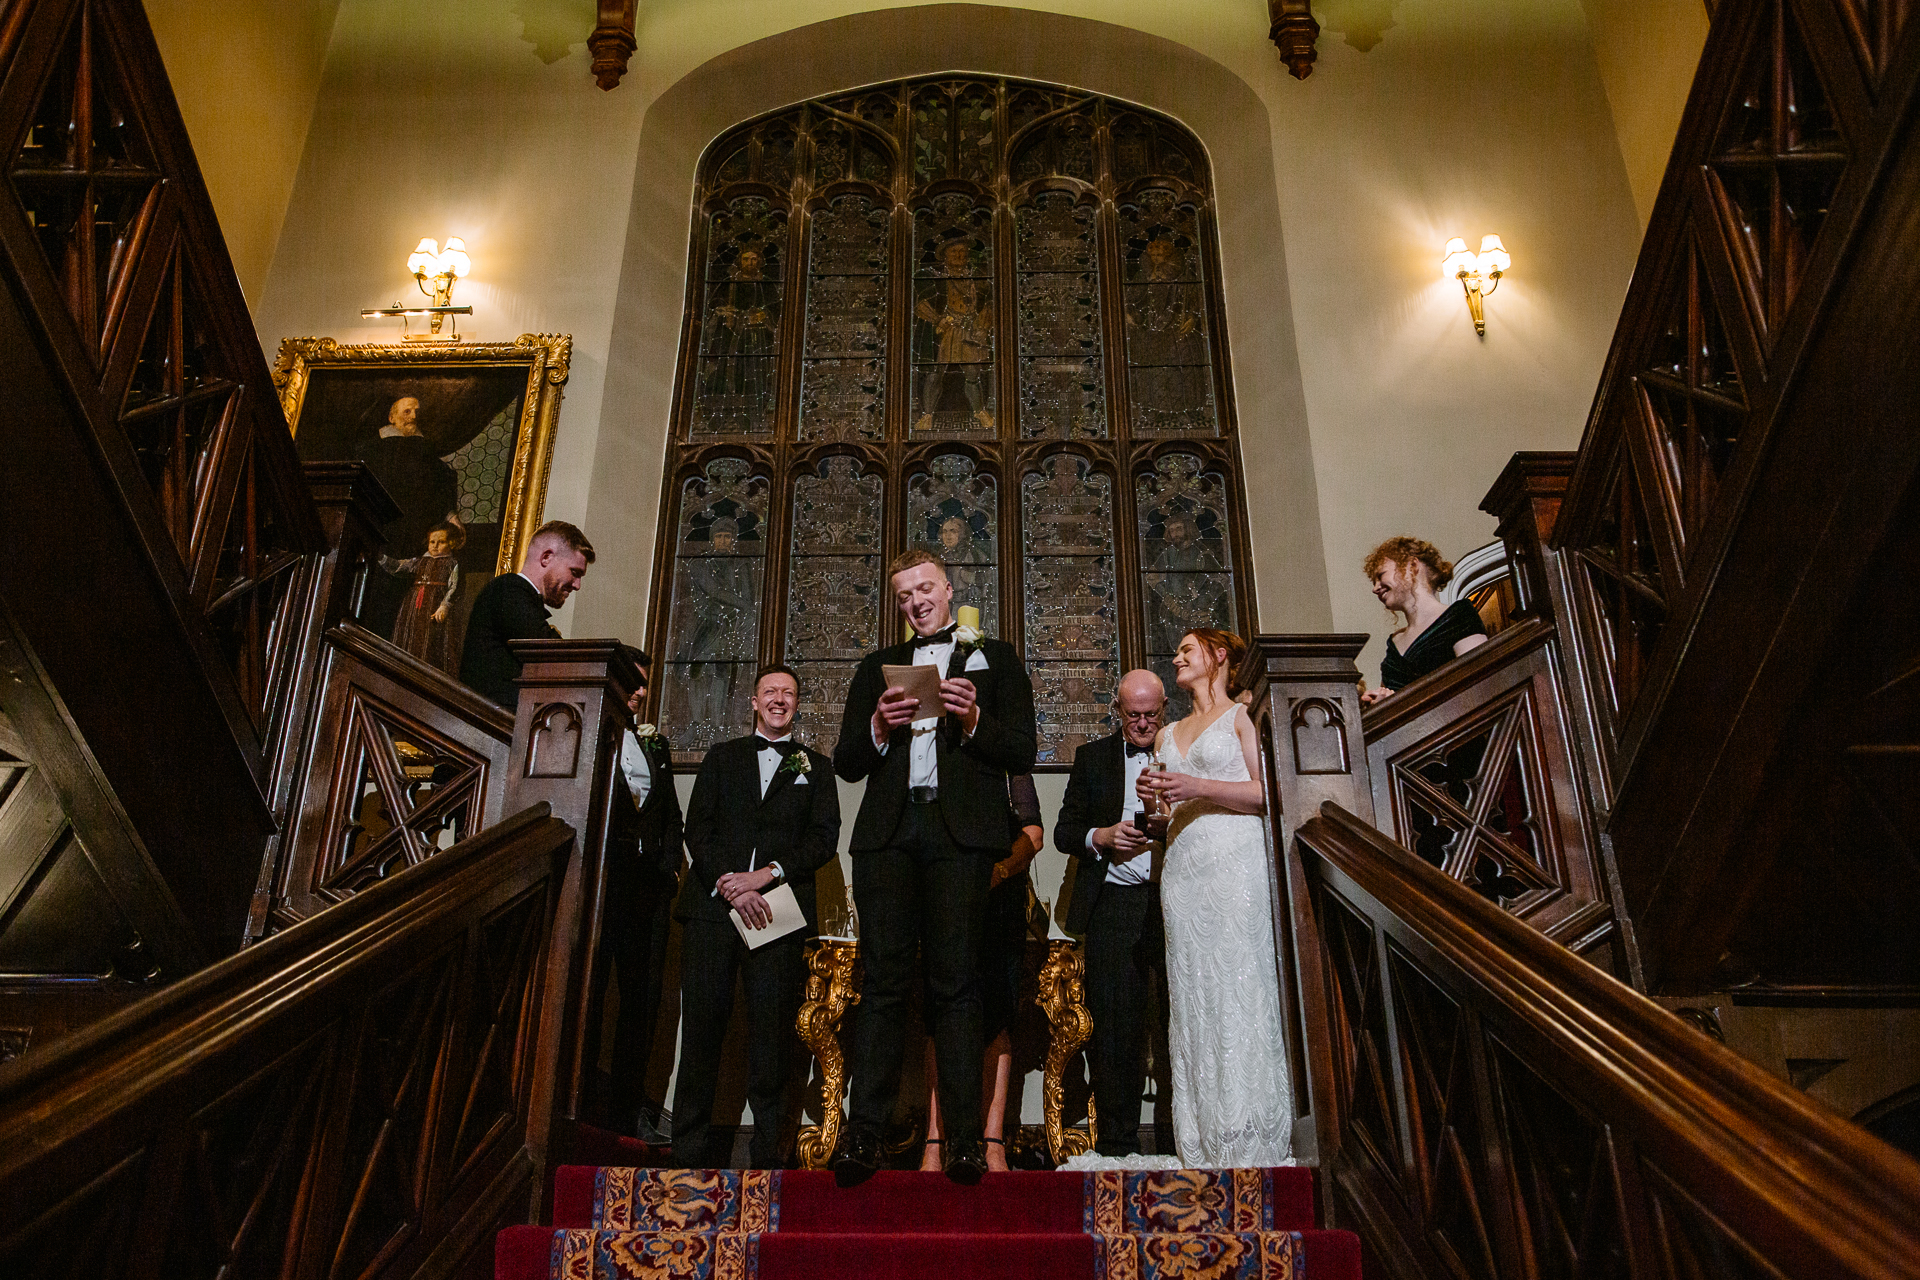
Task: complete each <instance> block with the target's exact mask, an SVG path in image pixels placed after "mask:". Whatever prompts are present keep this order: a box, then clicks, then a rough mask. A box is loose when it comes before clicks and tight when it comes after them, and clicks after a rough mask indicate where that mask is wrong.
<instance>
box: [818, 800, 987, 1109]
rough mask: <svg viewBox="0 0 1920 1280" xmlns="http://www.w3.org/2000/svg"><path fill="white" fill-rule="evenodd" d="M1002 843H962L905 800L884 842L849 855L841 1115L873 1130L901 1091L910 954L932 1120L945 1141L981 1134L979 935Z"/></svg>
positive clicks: (929, 810)
mask: <svg viewBox="0 0 1920 1280" xmlns="http://www.w3.org/2000/svg"><path fill="white" fill-rule="evenodd" d="M1001 852H1004V851H996V850H992V849H964V848H961V847H960V846H959V845H956V844H955V843H954V842H953V838H952V837H951V836H949V835H948V834H947V828H946V823H945V822H944V821H942V820H941V817H940V808H939V804H938V803H937V802H936V803H934V804H930V805H909V806H907V810H906V813H905V814H904V815H903V816H902V817H901V819H900V829H899V831H897V832H896V833H895V834H894V839H893V842H892V843H891V844H889V845H888V846H887V847H885V848H883V849H871V850H867V851H865V852H862V853H859V854H857V855H855V857H854V860H853V900H854V905H855V906H856V907H857V908H858V909H859V912H860V957H861V960H862V962H863V963H864V965H865V967H866V980H865V982H864V983H863V985H862V986H861V989H860V1014H859V1025H858V1029H857V1030H856V1032H855V1035H854V1051H853V1088H852V1090H851V1093H852V1097H851V1104H852V1105H851V1106H850V1107H849V1117H848V1118H849V1120H850V1121H851V1123H853V1124H856V1125H863V1126H865V1125H870V1126H872V1127H874V1128H876V1129H877V1128H879V1127H880V1126H881V1125H882V1124H884V1123H886V1120H887V1117H888V1116H889V1115H890V1114H891V1113H892V1111H893V1104H894V1100H895V1099H896V1098H897V1097H898V1095H899V1093H900V1068H901V1064H902V1061H903V1059H904V1058H905V1055H906V1038H907V1020H908V1014H907V1010H908V1001H909V996H910V994H911V992H912V989H913V977H914V958H915V956H916V955H917V956H918V957H919V959H920V962H921V969H922V972H923V975H924V979H925V993H926V1009H925V1016H926V1023H927V1030H928V1031H929V1032H930V1033H931V1034H932V1036H933V1055H934V1062H935V1064H936V1065H937V1066H938V1067H939V1070H940V1119H941V1123H942V1124H943V1125H944V1126H945V1130H946V1135H947V1140H948V1141H949V1142H963V1141H969V1140H971V1141H978V1140H979V1137H980V1056H981V1054H982V1053H983V1052H985V1050H986V1042H985V1040H984V1039H983V1037H982V1028H981V1010H980V938H981V932H982V930H983V928H984V925H985V917H986V904H987V882H988V880H990V879H991V878H992V874H993V862H994V859H995V858H996V857H998V856H999V854H1000V853H1001Z"/></svg>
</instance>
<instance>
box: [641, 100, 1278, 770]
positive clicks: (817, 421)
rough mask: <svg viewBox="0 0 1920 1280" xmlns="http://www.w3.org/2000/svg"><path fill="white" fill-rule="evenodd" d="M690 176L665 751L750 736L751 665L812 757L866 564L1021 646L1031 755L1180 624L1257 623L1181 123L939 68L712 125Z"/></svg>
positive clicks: (1205, 196)
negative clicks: (1031, 704)
mask: <svg viewBox="0 0 1920 1280" xmlns="http://www.w3.org/2000/svg"><path fill="white" fill-rule="evenodd" d="M696 187H697V189H696V204H697V212H696V215H695V218H694V221H693V225H692V228H691V230H692V236H691V241H692V243H691V245H690V250H689V258H688V261H689V277H690V285H689V289H688V294H687V298H688V308H689V310H688V316H687V320H686V330H685V333H684V334H683V338H682V356H681V362H680V367H679V372H678V379H679V382H678V388H677V391H676V398H675V416H674V423H675V424H676V425H675V429H674V433H673V436H672V438H671V439H670V441H669V444H668V457H667V464H668V480H667V483H666V489H665V493H664V495H663V502H664V504H665V506H666V511H665V514H664V516H663V524H662V528H663V530H666V531H668V535H667V536H663V538H662V543H661V552H662V554H663V555H666V556H670V557H671V562H670V563H669V564H667V565H666V566H665V567H664V568H663V570H662V571H661V573H660V574H659V576H658V577H657V579H656V581H657V582H658V583H659V584H660V587H659V590H660V592H661V598H659V599H657V600H656V601H655V605H654V608H653V609H652V610H651V611H650V615H649V616H650V618H651V620H652V621H651V624H650V626H651V631H650V634H649V641H650V644H649V647H650V648H652V649H653V650H654V651H656V652H657V653H660V654H661V655H662V670H661V672H660V673H659V676H660V678H659V679H658V680H656V683H655V688H654V693H653V696H654V697H655V698H656V699H657V700H658V708H657V710H656V711H655V712H654V718H656V719H658V720H660V721H661V723H662V724H663V725H664V726H665V727H666V729H667V730H668V732H669V733H670V734H671V735H672V736H673V738H674V745H675V749H676V751H677V752H678V754H679V755H680V757H681V758H682V760H683V761H689V762H690V761H691V760H693V759H696V758H697V757H698V756H699V755H700V753H701V752H702V751H703V750H704V748H705V747H706V746H707V745H710V744H711V743H713V742H717V741H720V740H723V739H725V738H729V737H733V736H736V735H738V734H742V733H745V732H747V731H748V729H749V727H750V725H749V718H748V714H749V713H748V708H747V705H746V699H747V697H748V695H749V693H750V692H751V691H750V689H749V687H748V686H749V684H750V682H751V676H752V668H753V666H754V665H755V664H757V663H761V662H772V661H785V662H787V663H789V664H791V665H793V666H794V667H796V668H797V669H798V670H799V671H800V672H801V677H802V679H801V709H800V716H799V723H800V733H801V735H802V736H803V737H804V738H807V739H808V740H809V741H811V742H813V744H814V745H816V746H818V747H821V748H822V749H826V750H831V748H832V746H833V742H832V739H833V737H834V736H835V735H837V733H838V722H839V711H840V704H841V702H842V700H843V699H844V696H845V688H846V684H847V682H848V680H849V678H850V676H851V673H852V671H853V668H854V666H855V665H856V664H857V663H858V661H859V659H860V658H861V657H862V656H863V655H864V654H866V653H868V652H870V651H871V650H873V649H874V648H875V647H877V646H879V645H883V644H889V643H892V642H894V641H897V640H898V639H899V638H900V633H901V622H900V618H899V615H898V613H897V612H896V611H895V610H894V609H893V607H892V602H891V600H890V599H889V598H888V592H887V584H886V582H885V580H884V576H883V575H884V574H885V571H886V564H887V562H888V561H889V560H890V559H892V558H893V557H894V556H895V555H897V554H899V553H900V552H901V551H903V550H905V549H907V548H908V547H913V546H921V547H925V548H927V549H929V550H931V551H933V552H934V553H935V554H937V555H939V556H940V558H941V560H942V562H943V563H944V564H945V565H946V566H947V570H948V574H949V576H950V577H951V579H952V581H953V584H954V597H955V600H956V602H958V603H961V604H973V605H976V606H978V607H979V609H980V611H981V615H982V621H983V624H984V626H985V628H986V630H987V631H988V632H989V633H990V634H993V635H996V636H999V637H1001V638H1002V639H1005V640H1007V641H1009V642H1010V643H1012V644H1013V645H1014V646H1015V647H1016V649H1017V650H1018V651H1019V652H1021V653H1022V654H1023V655H1024V657H1025V660H1026V662H1027V665H1028V668H1029V671H1030V673H1031V675H1032V677H1033V681H1034V688H1035V695H1036V706H1037V710H1038V722H1039V732H1040V763H1041V767H1043V768H1060V767H1065V766H1066V765H1067V764H1069V763H1071V761H1072V758H1073V752H1074V749H1075V748H1076V747H1077V746H1079V745H1080V744H1081V743H1083V742H1086V741H1089V740H1091V739H1095V738H1099V737H1101V736H1103V735H1105V734H1108V733H1111V732H1112V731H1113V729H1114V722H1113V719H1112V715H1111V708H1110V702H1111V699H1112V696H1113V690H1114V686H1115V684H1116V682H1117V680H1118V677H1119V675H1120V673H1121V672H1123V671H1125V670H1126V669H1128V668H1129V667H1138V666H1151V667H1154V668H1156V669H1158V670H1160V671H1161V672H1162V673H1163V676H1165V677H1167V678H1168V679H1169V684H1170V685H1171V668H1170V664H1169V662H1168V659H1169V658H1170V657H1171V655H1172V652H1173V648H1174V646H1175V645H1177V643H1178V641H1179V638H1180V635H1181V634H1182V633H1183V632H1184V631H1185V629H1186V628H1188V627H1190V626H1198V625H1219V626H1228V627H1237V628H1240V629H1242V630H1245V629H1248V628H1250V627H1251V626H1252V624H1253V614H1252V604H1253V599H1252V593H1251V587H1250V584H1249V583H1248V582H1246V581H1245V580H1244V575H1243V574H1241V572H1240V568H1241V566H1242V565H1243V564H1244V563H1245V561H1246V559H1247V550H1246V533H1245V524H1244V520H1245V513H1244V501H1243V499H1242V497H1241V489H1240V480H1239V474H1238V465H1239V463H1238V446H1237V444H1236V442H1235V441H1234V439H1233V433H1234V423H1233V410H1232V404H1231V399H1230V397H1229V396H1228V395H1227V393H1226V390H1225V388H1226V386H1227V385H1228V384H1227V383H1226V381H1225V378H1224V374H1225V370H1226V368H1227V362H1226V347H1225V336H1224V333H1223V331H1222V313H1221V310H1220V302H1219V299H1218V297H1217V296H1216V295H1215V287H1214V284H1213V281H1215V280H1216V279H1218V275H1219V272H1218V266H1217V264H1216V262H1215V255H1216V253H1217V247H1216V244H1215V233H1214V222H1213V205H1212V192H1211V178H1210V175H1209V173H1208V167H1207V160H1206V152H1205V150H1204V148H1202V147H1201V146H1200V144H1199V142H1198V140H1197V139H1195V138H1194V136H1193V135H1192V133H1190V132H1189V131H1188V130H1187V129H1185V128H1184V127H1183V126H1181V125H1180V124H1179V123H1177V122H1175V121H1173V120H1169V119H1166V118H1164V117H1161V116H1157V115H1155V114H1153V113H1152V112H1149V111H1145V110H1143V109H1141V108H1139V107H1135V106H1131V105H1127V104H1121V103H1117V102H1114V101H1112V100H1110V99H1106V98H1102V97H1100V96H1098V95H1095V94H1089V93H1086V92H1085V91H1082V90H1076V89H1072V88H1068V87H1064V86H1059V85H1044V84H1033V83H1027V82H1021V81H1011V80H1004V79H995V78H988V77H980V76H955V75H946V76H935V77H928V78H924V79H919V80H911V81H903V82H899V83H895V84H890V85H878V86H872V87H868V88H862V89H858V90H853V91H848V92H845V93H841V94H835V95H831V96H829V97H826V98H822V99H819V100H816V101H813V102H808V103H804V104H802V105H800V106H798V107H791V108H787V109H784V110H782V111H779V112H776V113H774V114H772V115H769V116H766V117H763V118H761V119H758V120H753V121H749V122H747V123H746V124H743V125H740V126H738V127H737V128H734V129H731V130H729V131H728V132H727V133H726V134H724V135H722V136H721V137H720V138H718V139H716V140H715V141H714V143H713V145H712V146H711V147H710V148H709V149H708V152H707V154H706V156H705V157H704V158H703V159H702V160H701V162H700V166H699V171H698V177H697V184H696ZM1183 702H1184V699H1181V698H1179V697H1178V695H1176V704H1177V705H1178V704H1180V703H1183Z"/></svg>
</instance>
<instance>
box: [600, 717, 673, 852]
mask: <svg viewBox="0 0 1920 1280" xmlns="http://www.w3.org/2000/svg"><path fill="white" fill-rule="evenodd" d="M617 741H618V742H619V744H620V747H616V750H618V749H620V748H623V747H624V746H625V745H626V735H625V734H622V735H621V736H620V738H619V739H618V740H617ZM640 750H641V751H642V752H644V753H645V754H646V757H647V768H648V769H649V770H650V771H651V772H652V774H653V785H652V787H651V788H649V789H648V791H647V802H646V803H645V804H643V805H640V806H639V807H637V808H636V807H635V806H634V803H633V792H631V791H629V790H627V779H626V775H625V774H624V773H622V772H621V770H620V762H619V758H618V757H617V756H616V757H615V759H614V765H613V775H614V776H613V800H612V804H611V806H610V812H609V813H608V815H607V819H608V822H607V842H608V844H609V846H610V853H609V857H621V858H624V857H626V856H628V852H629V851H631V852H632V855H633V857H634V858H635V859H636V865H638V866H639V867H640V868H641V869H643V870H646V871H651V872H654V873H656V874H658V875H663V876H670V877H673V878H675V879H678V878H679V875H680V852H681V843H682V838H683V837H684V835H685V834H686V821H685V819H683V818H682V817H681V816H680V793H679V792H678V791H675V790H674V788H673V747H672V745H671V744H670V743H668V742H667V740H666V739H665V738H656V739H653V745H651V746H649V745H648V744H647V742H645V741H642V742H641V744H640Z"/></svg>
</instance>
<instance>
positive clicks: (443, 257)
mask: <svg viewBox="0 0 1920 1280" xmlns="http://www.w3.org/2000/svg"><path fill="white" fill-rule="evenodd" d="M1488 239H1490V240H1492V241H1493V242H1494V243H1495V244H1496V245H1497V244H1499V243H1500V237H1499V236H1489V237H1488ZM427 243H428V244H432V243H433V242H432V241H431V240H429V241H428V242H427ZM1484 247H1485V246H1482V248H1484ZM440 269H441V270H442V271H451V272H452V273H453V275H454V278H455V279H457V280H464V279H466V277H467V272H469V271H471V270H473V259H472V258H469V257H468V256H467V242H466V241H465V240H462V239H461V238H460V237H459V236H448V237H447V247H446V248H445V249H444V250H442V251H441V253H440Z"/></svg>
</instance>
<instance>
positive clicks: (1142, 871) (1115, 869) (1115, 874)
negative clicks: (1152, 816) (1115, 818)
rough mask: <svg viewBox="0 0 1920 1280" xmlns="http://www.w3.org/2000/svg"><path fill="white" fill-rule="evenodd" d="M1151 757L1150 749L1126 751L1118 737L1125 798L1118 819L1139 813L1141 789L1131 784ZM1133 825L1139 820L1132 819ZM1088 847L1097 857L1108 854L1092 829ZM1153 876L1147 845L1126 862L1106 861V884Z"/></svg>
mask: <svg viewBox="0 0 1920 1280" xmlns="http://www.w3.org/2000/svg"><path fill="white" fill-rule="evenodd" d="M1152 759H1153V755H1152V753H1151V752H1149V753H1148V754H1146V755H1128V754H1127V746H1126V740H1125V739H1124V738H1123V739H1122V740H1121V743H1120V760H1121V762H1122V763H1123V764H1124V765H1126V774H1127V789H1126V791H1125V792H1123V793H1122V794H1123V796H1124V797H1125V798H1124V799H1122V800H1121V802H1120V821H1122V822H1134V820H1135V819H1136V818H1138V817H1139V816H1140V793H1139V792H1138V791H1136V790H1135V789H1134V788H1135V786H1136V784H1138V783H1139V781H1140V774H1141V773H1142V772H1143V771H1144V770H1145V769H1146V767H1147V763H1148V761H1150V760H1152ZM1134 825H1136V826H1138V825H1139V824H1138V823H1137V822H1135V823H1134ZM1087 850H1088V852H1090V853H1092V854H1094V855H1095V856H1096V857H1101V858H1105V857H1107V856H1108V854H1107V851H1106V850H1105V849H1102V848H1101V847H1100V846H1098V845H1096V844H1095V843H1094V842H1093V832H1091V831H1089V832H1087ZM1152 878H1153V852H1152V851H1151V850H1149V849H1142V850H1141V851H1140V852H1139V853H1136V854H1134V855H1133V856H1132V857H1131V858H1128V859H1127V860H1126V861H1125V862H1108V863H1107V883H1108V884H1146V883H1148V882H1149V881H1150V880H1152Z"/></svg>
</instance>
